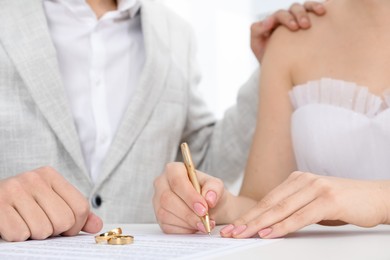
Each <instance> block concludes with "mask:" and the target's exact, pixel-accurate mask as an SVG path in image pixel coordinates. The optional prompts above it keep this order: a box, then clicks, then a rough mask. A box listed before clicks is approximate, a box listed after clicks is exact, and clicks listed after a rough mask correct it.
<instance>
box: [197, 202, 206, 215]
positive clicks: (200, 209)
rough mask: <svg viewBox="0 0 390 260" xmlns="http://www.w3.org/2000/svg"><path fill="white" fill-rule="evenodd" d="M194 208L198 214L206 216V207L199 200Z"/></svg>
mask: <svg viewBox="0 0 390 260" xmlns="http://www.w3.org/2000/svg"><path fill="white" fill-rule="evenodd" d="M194 210H195V212H196V214H198V216H204V215H205V214H206V208H205V207H204V206H203V205H202V204H200V203H199V202H197V203H195V204H194Z"/></svg>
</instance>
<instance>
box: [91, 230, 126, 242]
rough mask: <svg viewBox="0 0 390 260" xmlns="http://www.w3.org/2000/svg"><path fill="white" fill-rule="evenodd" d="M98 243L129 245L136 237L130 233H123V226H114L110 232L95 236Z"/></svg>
mask: <svg viewBox="0 0 390 260" xmlns="http://www.w3.org/2000/svg"><path fill="white" fill-rule="evenodd" d="M95 242H96V243H97V244H103V243H107V244H109V245H127V244H131V243H133V242H134V237H133V236H129V235H122V229H121V228H114V229H112V230H110V231H108V232H105V233H102V234H100V235H98V236H95Z"/></svg>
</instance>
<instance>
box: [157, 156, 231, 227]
mask: <svg viewBox="0 0 390 260" xmlns="http://www.w3.org/2000/svg"><path fill="white" fill-rule="evenodd" d="M197 177H198V181H199V184H200V186H201V187H202V195H200V194H199V193H198V192H197V191H196V190H195V189H194V187H193V186H192V184H191V182H190V180H189V178H188V175H187V171H186V168H185V166H184V164H182V163H170V164H168V165H167V166H166V169H165V171H164V173H163V174H162V175H161V176H159V177H158V178H156V180H155V181H154V188H155V193H154V197H153V206H154V211H155V214H156V218H157V221H158V223H159V225H160V227H161V229H162V230H163V231H164V232H165V233H183V234H185V233H195V232H198V231H201V232H205V229H204V227H203V224H202V222H201V221H200V218H199V217H200V216H204V215H205V214H206V212H208V211H209V214H210V218H211V221H210V224H211V228H214V227H215V219H216V215H215V214H214V213H213V212H212V210H211V209H213V208H215V207H216V205H217V204H218V203H219V204H221V203H220V202H221V200H222V197H223V196H224V194H225V193H227V192H226V191H224V186H223V183H222V181H221V180H219V179H217V178H214V177H211V176H209V175H206V174H204V173H202V172H199V171H197ZM225 195H226V194H225Z"/></svg>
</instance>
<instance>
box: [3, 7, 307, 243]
mask: <svg viewBox="0 0 390 260" xmlns="http://www.w3.org/2000/svg"><path fill="white" fill-rule="evenodd" d="M297 10H299V12H298V11H297V12H296V13H298V15H297V16H298V17H300V16H302V15H304V14H302V13H301V12H302V8H301V9H297ZM0 17H1V22H0V149H1V152H0V235H1V237H2V238H3V239H4V240H7V241H23V240H26V239H28V238H30V239H45V238H47V237H49V236H55V235H59V234H61V235H75V234H78V233H79V231H80V230H83V231H86V232H91V233H96V232H98V231H99V230H100V229H101V227H102V219H103V220H104V221H106V222H110V223H130V222H155V217H154V213H153V206H152V203H151V200H152V195H153V185H152V183H153V179H154V178H156V176H158V175H159V174H160V173H161V172H163V169H164V166H165V164H166V163H167V162H169V161H174V160H179V159H180V156H179V153H178V147H179V144H180V143H181V142H182V141H186V142H188V143H189V145H190V147H191V150H192V152H193V157H194V161H195V163H196V165H197V166H198V167H199V168H200V169H202V170H203V171H207V172H209V173H212V174H214V175H216V176H218V177H220V178H223V179H225V180H232V179H234V178H236V177H237V175H238V174H239V173H240V172H241V171H242V168H243V165H244V162H245V158H246V155H247V150H248V149H247V148H248V147H249V143H250V141H251V135H252V131H253V126H254V124H255V114H256V102H257V100H256V96H257V95H256V94H254V92H255V91H256V81H257V79H256V77H252V78H251V79H250V80H249V81H248V83H247V84H246V85H245V86H243V88H242V89H241V91H240V93H239V96H238V99H237V105H236V106H235V107H233V108H231V109H230V110H228V111H227V112H226V115H225V117H224V119H223V120H221V121H219V122H217V121H216V120H215V119H214V117H213V116H212V114H211V113H210V112H209V111H208V110H207V108H206V106H205V104H204V102H203V100H202V99H201V98H200V96H199V94H198V93H197V90H196V84H197V82H198V81H199V73H198V70H197V68H196V63H195V62H194V60H195V47H194V39H193V36H192V33H191V30H190V28H189V26H188V25H187V24H186V23H184V22H183V21H181V20H180V19H179V18H178V17H177V16H176V15H174V14H173V13H171V12H170V11H169V10H166V8H164V7H163V6H161V5H159V4H158V3H155V2H152V1H147V0H145V1H142V2H140V1H137V0H118V1H108V0H107V1H94V0H87V1H85V2H84V1H79V0H29V1H23V0H2V1H0ZM291 17H292V16H291V15H290V14H288V13H287V12H285V13H279V15H278V16H277V17H276V19H275V20H274V21H273V22H272V23H270V25H269V28H266V29H264V28H263V29H261V30H260V31H259V32H258V33H257V36H261V37H260V38H261V40H262V39H263V38H264V37H263V36H264V35H267V31H271V27H274V26H277V24H278V23H279V22H280V23H283V24H288V22H289V20H290V19H291ZM306 25H307V24H306ZM290 26H291V25H290ZM298 27H299V26H298ZM296 29H297V28H296ZM260 38H259V39H260ZM265 38H266V37H265ZM253 39H255V40H256V37H254V38H253ZM258 54H259V55H260V56H261V48H260V50H258ZM243 126H245V127H243ZM90 206H92V209H90ZM98 216H99V217H98Z"/></svg>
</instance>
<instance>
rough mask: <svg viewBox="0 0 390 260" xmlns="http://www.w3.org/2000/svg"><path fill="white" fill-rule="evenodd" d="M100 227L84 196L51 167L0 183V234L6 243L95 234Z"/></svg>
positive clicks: (98, 220) (99, 221) (100, 221)
mask: <svg viewBox="0 0 390 260" xmlns="http://www.w3.org/2000/svg"><path fill="white" fill-rule="evenodd" d="M102 225H103V223H102V220H101V219H100V218H99V217H98V216H96V215H94V214H93V213H92V212H90V210H89V205H88V201H87V200H86V199H85V198H84V196H83V195H82V194H81V193H80V192H79V191H78V190H77V189H76V188H75V187H73V186H72V185H71V184H70V183H69V182H67V181H66V180H65V179H64V178H63V177H62V176H61V175H60V174H59V173H58V172H57V171H56V170H54V169H53V168H51V167H42V168H39V169H36V170H33V171H29V172H25V173H21V174H19V175H16V176H14V177H11V178H8V179H4V180H1V181H0V235H1V238H2V239H4V240H6V241H24V240H27V239H29V238H30V239H45V238H47V237H50V236H56V235H65V236H73V235H76V234H78V233H79V232H80V231H81V230H82V231H85V232H88V233H96V232H98V231H100V229H101V228H102Z"/></svg>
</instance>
